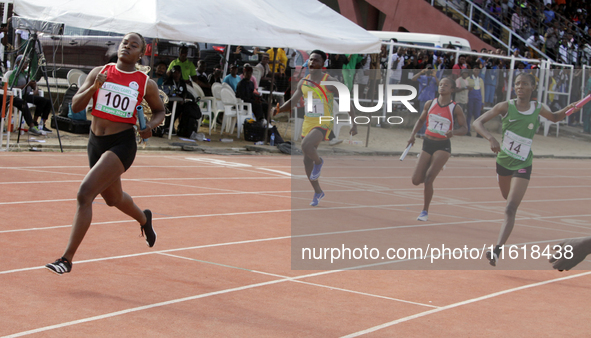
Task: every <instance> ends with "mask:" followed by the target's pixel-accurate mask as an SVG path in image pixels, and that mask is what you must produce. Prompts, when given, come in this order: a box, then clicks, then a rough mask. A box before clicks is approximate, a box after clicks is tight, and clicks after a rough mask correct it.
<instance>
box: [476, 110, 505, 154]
mask: <svg viewBox="0 0 591 338" xmlns="http://www.w3.org/2000/svg"><path fill="white" fill-rule="evenodd" d="M508 109H509V104H508V103H507V101H505V102H501V103H497V104H496V105H495V106H494V107H493V108H492V109H491V110H489V111H487V112H486V113H484V114H482V115H480V117H479V118H477V119H476V120H475V121H474V123H473V124H472V126H473V127H474V130H476V132H477V133H478V134H480V135H481V136H482V137H484V138H485V139H487V140H488V142H490V149H491V150H492V152H493V153H495V154H497V153H498V152H499V151H501V145H500V144H499V142H498V141H497V140H496V139H495V138H494V136H492V134H491V133H490V132H489V131H488V129H486V128H485V127H484V124H485V123H486V122H488V121H490V120H492V119H493V118H494V117H495V116H498V115H500V116H504V115H505V114H507V110H508Z"/></svg>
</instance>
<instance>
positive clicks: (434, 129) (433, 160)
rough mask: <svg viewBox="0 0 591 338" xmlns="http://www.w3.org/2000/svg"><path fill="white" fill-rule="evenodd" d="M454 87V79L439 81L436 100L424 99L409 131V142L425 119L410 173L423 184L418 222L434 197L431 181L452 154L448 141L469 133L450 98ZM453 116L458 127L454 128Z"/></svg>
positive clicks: (413, 180)
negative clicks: (415, 121) (422, 105)
mask: <svg viewBox="0 0 591 338" xmlns="http://www.w3.org/2000/svg"><path fill="white" fill-rule="evenodd" d="M455 87H456V83H455V81H453V80H452V79H451V78H447V77H444V78H443V79H441V80H440V81H439V89H438V92H439V96H438V97H437V98H436V99H433V100H431V101H427V102H425V108H424V109H423V111H422V112H421V116H420V117H419V120H418V121H417V123H416V124H415V127H414V128H413V130H412V133H411V136H410V139H409V140H408V144H407V146H408V145H409V144H414V143H415V135H416V133H418V132H419V130H420V129H421V127H422V126H423V124H424V123H425V121H427V130H426V131H425V137H424V139H423V151H422V152H421V156H420V157H419V161H418V162H417V166H416V167H415V171H414V173H413V175H412V184H414V185H419V184H421V183H424V184H425V191H424V196H425V200H424V205H423V211H422V212H421V214H420V215H419V217H418V218H417V220H419V221H426V220H427V219H428V212H429V205H430V204H431V199H432V198H433V181H435V178H436V177H437V175H438V174H439V172H440V171H441V169H442V168H443V166H444V165H445V163H447V160H448V159H449V157H450V156H451V142H450V141H449V139H450V138H451V137H452V136H453V135H465V134H466V132H468V127H467V126H466V119H465V117H464V112H463V111H462V108H461V107H460V106H458V105H456V104H455V102H453V101H452V100H451V94H452V93H453V92H454V89H455ZM454 118H455V120H456V122H457V123H458V125H459V126H460V127H459V128H458V129H456V130H453V127H454Z"/></svg>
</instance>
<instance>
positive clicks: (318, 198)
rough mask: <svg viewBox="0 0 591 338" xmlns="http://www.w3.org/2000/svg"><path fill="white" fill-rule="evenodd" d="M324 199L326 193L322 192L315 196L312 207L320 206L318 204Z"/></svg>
mask: <svg viewBox="0 0 591 338" xmlns="http://www.w3.org/2000/svg"><path fill="white" fill-rule="evenodd" d="M323 197H324V191H323V192H321V193H320V194H314V198H313V199H312V203H310V205H311V206H313V207H315V206H317V205H318V202H320V200H321V199H322V198H323Z"/></svg>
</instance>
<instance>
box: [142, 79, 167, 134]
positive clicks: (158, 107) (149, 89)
mask: <svg viewBox="0 0 591 338" xmlns="http://www.w3.org/2000/svg"><path fill="white" fill-rule="evenodd" d="M144 98H145V99H146V102H148V105H149V106H150V110H152V118H151V119H150V121H149V122H146V129H144V130H140V131H139V134H140V136H141V137H142V138H144V139H147V138H149V137H151V136H152V129H154V128H156V127H158V126H159V125H160V124H161V123H162V121H164V103H162V99H160V95H159V94H158V85H156V82H154V80H148V84H147V86H146V94H145V95H144Z"/></svg>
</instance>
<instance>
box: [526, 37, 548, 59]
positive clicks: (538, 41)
mask: <svg viewBox="0 0 591 338" xmlns="http://www.w3.org/2000/svg"><path fill="white" fill-rule="evenodd" d="M545 42H546V41H545V40H544V37H543V36H541V35H539V34H533V35H532V36H530V37H529V38H528V39H527V41H526V43H527V46H528V48H529V52H530V54H531V55H532V57H533V58H534V59H537V58H538V57H539V55H538V52H536V51H535V50H534V48H537V49H538V50H540V51H541V50H542V47H543V46H544V43H545Z"/></svg>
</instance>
